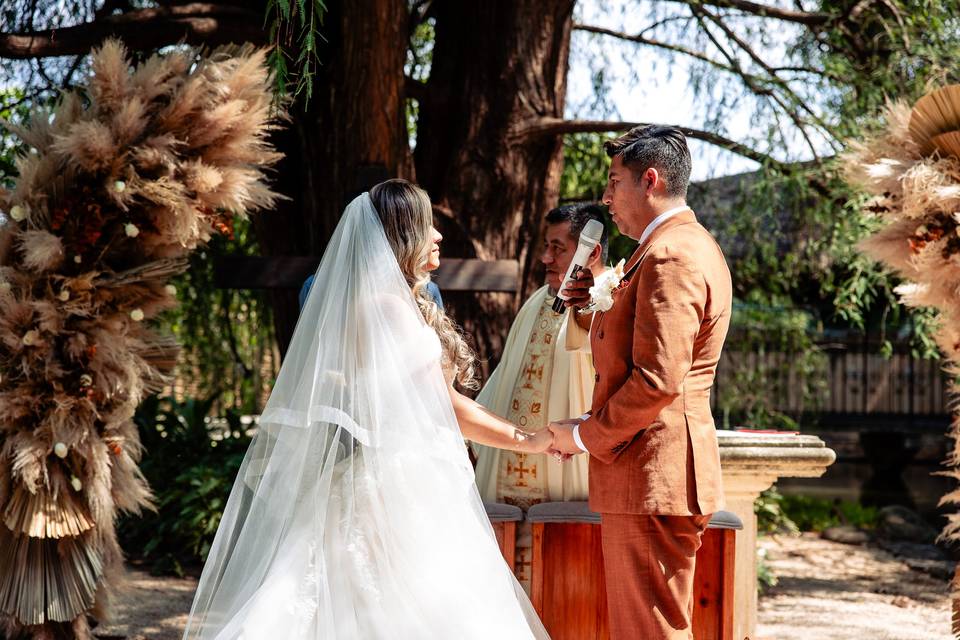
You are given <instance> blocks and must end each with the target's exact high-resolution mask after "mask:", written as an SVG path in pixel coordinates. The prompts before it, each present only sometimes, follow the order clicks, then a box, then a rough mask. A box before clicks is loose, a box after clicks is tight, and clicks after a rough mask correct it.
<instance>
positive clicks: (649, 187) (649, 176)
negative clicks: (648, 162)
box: [643, 167, 663, 195]
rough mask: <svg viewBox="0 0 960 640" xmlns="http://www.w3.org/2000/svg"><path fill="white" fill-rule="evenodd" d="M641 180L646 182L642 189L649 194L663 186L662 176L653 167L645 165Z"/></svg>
mask: <svg viewBox="0 0 960 640" xmlns="http://www.w3.org/2000/svg"><path fill="white" fill-rule="evenodd" d="M643 182H645V183H646V184H645V186H646V189H644V191H645V192H646V194H647V195H651V194H652V193H653V192H654V191H655V190H656V189H657V188H658V187H661V186H663V176H662V175H660V172H659V171H657V170H656V169H654V168H653V167H647V170H646V171H644V172H643Z"/></svg>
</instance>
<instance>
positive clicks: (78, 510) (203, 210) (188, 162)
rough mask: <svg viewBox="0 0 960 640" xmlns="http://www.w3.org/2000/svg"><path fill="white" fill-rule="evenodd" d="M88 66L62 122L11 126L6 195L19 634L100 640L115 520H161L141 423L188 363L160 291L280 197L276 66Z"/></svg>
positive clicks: (174, 58)
mask: <svg viewBox="0 0 960 640" xmlns="http://www.w3.org/2000/svg"><path fill="white" fill-rule="evenodd" d="M90 68H91V70H92V75H91V77H90V78H88V80H87V82H86V86H85V87H83V88H81V89H80V90H78V91H76V92H70V93H66V94H65V95H64V96H62V97H61V99H60V101H59V102H58V103H57V105H56V106H55V108H54V109H53V111H52V112H45V111H38V112H36V114H35V115H34V116H33V117H32V118H31V119H30V121H29V124H27V125H24V126H9V127H8V128H10V129H11V130H12V131H14V132H15V133H16V134H18V135H19V136H20V138H21V139H22V140H23V141H24V142H25V143H26V144H28V145H29V146H30V147H31V153H29V154H23V155H21V156H19V157H18V158H17V166H18V170H19V176H18V178H17V179H16V181H15V184H14V186H13V188H12V190H10V191H9V192H8V191H4V190H0V210H3V211H4V212H5V213H6V214H8V216H7V217H8V218H10V222H9V223H7V224H5V225H3V226H2V228H0V620H2V624H3V626H4V632H6V633H7V635H20V634H22V633H29V634H30V635H32V636H34V637H43V636H44V635H51V634H53V633H54V630H55V629H60V628H61V627H56V628H55V627H48V626H45V625H47V624H48V623H50V624H53V623H54V622H57V623H63V624H64V625H66V626H62V628H72V629H73V632H74V634H75V635H76V636H77V637H80V638H83V637H89V636H90V630H89V628H88V626H87V624H86V616H85V614H86V613H87V612H89V611H97V612H101V613H102V614H105V612H106V611H107V607H106V600H105V598H107V597H108V595H109V593H110V592H111V591H112V589H113V587H114V586H115V585H114V584H112V582H115V581H117V580H119V579H120V576H121V573H122V571H121V566H122V553H121V551H120V548H119V545H118V544H117V540H116V532H115V528H114V526H115V525H114V523H115V521H116V518H117V515H118V513H119V511H125V512H134V513H136V512H139V511H140V510H141V509H143V508H151V506H152V495H151V492H150V488H149V487H148V486H147V483H146V480H145V479H144V477H143V474H142V473H141V472H140V470H139V469H138V468H137V462H138V461H139V459H140V456H141V453H142V447H141V444H140V440H139V436H138V433H137V430H136V426H135V425H134V424H133V422H132V421H131V419H132V417H133V415H134V412H135V410H136V407H137V405H138V403H139V402H140V400H141V399H142V398H143V396H144V394H146V393H149V392H151V391H154V390H159V388H160V387H161V386H162V385H163V384H164V383H165V382H166V381H167V378H166V374H167V373H169V371H170V370H171V369H172V368H173V366H174V363H175V359H176V352H177V345H176V343H175V341H174V340H173V339H172V338H171V337H169V336H162V335H158V334H157V333H156V331H155V329H153V328H152V327H151V326H150V321H151V319H152V318H154V317H155V316H156V315H157V314H158V313H160V311H162V310H164V309H167V308H170V307H171V306H172V305H173V304H174V303H175V297H174V294H173V293H172V292H170V291H167V288H166V287H165V286H164V285H165V283H166V282H167V281H168V280H169V278H170V277H172V276H174V275H176V274H178V273H181V272H182V271H183V270H184V269H185V268H186V267H187V264H188V263H187V255H188V253H189V252H190V251H191V250H192V249H193V248H195V247H197V246H199V245H201V244H203V243H204V242H206V241H207V240H209V239H210V238H211V236H212V235H213V234H215V233H219V232H223V233H225V232H227V231H228V230H229V228H230V222H231V219H232V218H234V217H241V216H246V215H248V214H249V213H250V212H252V211H255V210H258V209H263V208H266V207H269V206H271V205H272V204H273V202H274V201H275V200H276V198H277V197H278V196H277V195H276V194H274V193H273V192H272V191H271V190H270V189H269V188H268V187H267V186H266V185H265V171H266V169H267V168H268V167H269V166H270V165H272V164H273V163H275V162H276V161H277V159H279V155H278V154H277V153H276V152H275V151H274V150H273V148H272V147H271V146H270V143H269V141H268V134H269V132H270V131H271V130H272V129H273V128H274V127H275V125H274V123H273V120H272V118H273V115H274V114H273V113H272V112H271V109H272V104H273V96H272V93H271V86H272V79H271V78H270V73H269V71H268V69H267V65H266V63H265V54H264V52H262V51H260V50H257V49H254V48H252V47H229V48H223V49H220V50H217V51H214V52H212V53H211V54H210V55H209V56H207V57H203V56H200V55H198V54H197V53H196V52H194V51H190V50H188V49H180V50H178V51H175V52H171V53H170V54H168V55H157V56H153V57H151V58H150V59H148V60H147V61H145V62H143V63H141V64H139V65H138V66H136V67H135V68H134V67H132V66H131V64H130V61H129V60H128V59H127V54H126V51H125V49H124V47H123V46H122V45H121V44H120V43H119V42H118V41H113V40H111V41H108V42H107V43H105V44H104V45H103V46H101V47H100V48H99V49H98V50H96V51H95V52H94V53H93V57H92V61H91V66H90ZM51 451H59V452H60V453H57V454H56V455H53V454H51ZM64 451H69V454H68V455H61V454H63V453H64ZM38 625H39V626H38ZM28 628H29V629H28ZM25 630H26V631H25Z"/></svg>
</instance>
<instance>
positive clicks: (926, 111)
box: [843, 85, 960, 637]
mask: <svg viewBox="0 0 960 640" xmlns="http://www.w3.org/2000/svg"><path fill="white" fill-rule="evenodd" d="M883 116H884V120H885V124H886V127H885V129H884V130H882V131H880V132H879V133H877V134H876V135H874V136H872V137H869V138H867V139H866V140H863V141H857V142H853V143H851V144H850V145H849V151H848V152H847V153H846V154H845V156H844V158H843V163H844V169H845V173H846V177H847V180H848V181H849V182H850V183H851V184H853V185H854V186H857V187H859V188H861V189H862V190H863V191H865V192H866V193H867V194H869V195H870V196H871V200H870V202H869V203H868V205H867V206H868V208H869V210H870V211H873V212H874V213H876V215H878V216H880V218H881V219H882V220H883V221H884V222H885V223H886V224H885V226H884V227H882V228H881V229H880V230H879V231H878V232H877V233H876V234H874V235H873V236H872V237H869V238H867V239H866V240H864V241H863V242H862V243H861V248H862V250H863V251H865V252H866V253H867V254H868V255H870V256H872V257H873V258H875V259H877V260H879V261H880V262H883V263H885V264H887V265H888V266H889V267H891V268H892V269H893V270H894V271H896V272H897V273H898V274H899V275H900V276H902V277H903V278H904V279H905V280H906V281H907V282H906V283H905V284H903V285H901V286H900V287H898V289H897V293H898V294H899V295H900V297H901V300H902V301H903V303H904V304H906V305H908V306H912V307H934V308H936V309H937V311H938V316H939V326H938V329H937V333H936V340H937V344H938V345H939V347H940V349H941V351H943V354H944V356H945V357H946V359H947V365H946V370H947V372H948V373H949V374H950V375H951V376H952V377H953V378H954V380H955V381H958V382H954V384H953V387H952V389H951V395H952V397H953V409H954V417H953V423H952V426H951V429H950V436H951V438H952V440H953V449H952V452H951V454H950V456H949V458H948V460H947V461H946V465H947V470H946V471H944V472H943V474H944V475H947V476H950V477H952V478H954V479H957V480H960V414H958V413H957V412H956V409H957V400H958V398H960V376H958V374H960V144H957V142H958V140H960V85H952V86H948V87H943V88H941V89H938V90H936V91H933V92H931V93H930V94H928V95H926V96H924V97H923V98H921V99H920V100H919V101H918V102H917V103H916V105H914V107H913V108H911V107H910V106H909V105H907V104H906V103H904V102H902V101H898V102H893V103H890V104H888V105H887V107H886V109H885V112H884V114H883ZM941 505H960V489H955V490H953V491H951V492H949V493H948V494H947V495H945V496H944V497H943V498H942V499H941ZM941 539H942V540H945V541H948V542H957V541H960V513H953V514H951V515H950V516H948V522H947V525H946V527H945V528H944V530H943V533H942V534H941ZM952 590H953V594H954V595H953V630H954V634H956V635H957V636H958V637H960V572H958V573H957V574H955V575H954V579H953V585H952Z"/></svg>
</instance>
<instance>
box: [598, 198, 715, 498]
mask: <svg viewBox="0 0 960 640" xmlns="http://www.w3.org/2000/svg"><path fill="white" fill-rule="evenodd" d="M624 274H625V275H624V279H623V280H622V281H621V283H620V287H619V288H618V289H617V290H616V291H615V292H614V294H613V301H614V302H613V307H612V308H611V309H610V310H609V311H606V312H604V313H600V314H599V315H598V316H597V317H596V318H595V319H594V321H593V327H592V329H591V336H590V338H591V348H592V350H593V360H594V366H595V367H596V371H597V375H596V385H595V387H594V391H593V402H592V409H591V415H590V417H589V418H588V419H586V420H585V421H584V422H583V423H581V425H580V439H581V440H582V441H583V444H584V445H585V446H586V448H587V451H589V452H590V507H591V509H593V510H594V511H597V512H600V513H630V514H661V515H693V514H709V513H713V512H714V511H717V510H718V509H720V508H722V506H723V487H722V483H721V479H720V452H719V449H718V447H717V435H716V429H715V426H714V422H713V415H712V414H711V412H710V388H711V387H712V386H713V379H714V375H715V374H716V370H717V362H718V361H719V359H720V351H721V349H722V347H723V341H724V339H725V338H726V335H727V328H728V327H729V324H730V311H731V303H732V286H731V282H730V271H729V269H728V268H727V264H726V261H725V260H724V257H723V253H722V252H721V250H720V247H719V246H718V245H717V243H716V241H715V240H714V239H713V236H711V235H710V233H709V232H708V231H707V230H706V229H704V228H703V227H702V226H701V225H700V224H699V223H698V222H697V219H696V216H695V215H694V213H693V211H690V210H687V211H683V212H681V213H678V214H676V215H674V216H673V217H672V218H669V219H667V220H666V221H665V222H664V223H663V224H661V225H660V226H659V227H657V228H656V229H655V230H654V231H653V233H651V234H650V237H648V238H647V239H646V240H645V241H644V243H643V244H642V245H641V246H639V247H637V250H636V252H635V253H634V254H633V256H632V257H631V258H630V261H629V262H628V263H627V264H626V266H625V269H624Z"/></svg>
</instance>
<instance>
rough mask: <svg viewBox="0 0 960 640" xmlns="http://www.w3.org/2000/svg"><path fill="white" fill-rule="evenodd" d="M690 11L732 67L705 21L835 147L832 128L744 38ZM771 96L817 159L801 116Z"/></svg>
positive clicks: (709, 15) (718, 21)
mask: <svg viewBox="0 0 960 640" xmlns="http://www.w3.org/2000/svg"><path fill="white" fill-rule="evenodd" d="M690 9H691V11H693V13H694V15H695V16H697V19H698V20H699V21H700V22H701V27H702V29H703V30H704V32H706V34H707V36H708V37H709V38H710V39H711V41H712V42H713V43H714V46H716V47H717V48H718V49H720V52H721V53H722V54H723V55H724V57H726V58H727V60H728V61H729V62H730V64H731V65H733V66H735V67H737V68H739V67H740V64H739V62H737V60H736V59H735V58H733V57H732V56H730V54H728V53H727V51H726V49H724V48H723V47H722V46H721V45H720V43H719V42H718V41H717V39H716V38H715V37H714V36H713V34H712V33H711V32H710V29H708V28H707V25H706V24H705V23H704V22H703V20H704V19H707V20H710V21H711V22H712V23H713V24H715V25H716V26H717V27H718V28H719V29H720V30H721V31H723V33H724V35H726V37H727V38H728V39H729V40H730V41H732V42H734V43H735V44H736V45H737V46H738V47H740V50H741V51H743V52H744V53H746V54H747V56H749V57H750V59H751V60H753V61H754V63H755V64H756V65H757V66H759V67H760V68H761V69H763V70H764V71H765V72H767V74H768V76H769V77H768V78H767V79H766V80H767V81H768V82H770V83H772V84H775V85H777V86H779V87H780V88H781V89H782V91H783V93H784V94H785V95H786V97H787V99H788V100H790V101H791V102H792V103H793V105H794V107H796V108H799V109H800V110H801V111H804V112H806V113H807V114H808V115H809V116H810V118H811V120H812V121H813V125H815V126H818V127H820V129H821V131H822V132H823V133H825V134H826V136H825V137H826V139H827V140H828V141H829V142H830V143H831V146H833V142H834V139H835V137H836V136H835V134H834V132H833V131H832V130H831V128H830V126H829V125H827V123H825V122H824V121H823V119H822V118H821V117H820V116H819V115H817V113H816V112H815V111H814V110H813V109H812V108H811V107H810V105H808V104H807V103H806V102H805V101H804V100H803V99H802V98H800V96H798V95H797V93H796V92H795V91H794V90H793V88H792V87H791V86H790V84H789V83H788V82H787V81H786V80H784V79H783V78H781V77H780V76H779V75H777V72H776V71H774V69H773V68H772V67H771V66H770V65H769V64H767V63H766V61H765V60H763V58H761V57H760V56H759V55H758V54H757V53H756V52H755V51H754V50H753V48H752V47H751V46H750V45H749V44H748V43H747V42H746V41H745V40H744V39H743V38H741V37H740V36H738V35H737V34H736V32H734V31H733V29H731V28H730V27H729V26H727V24H726V23H725V22H724V21H723V20H722V19H721V18H720V16H718V15H716V14H713V13H711V12H709V11H706V10H704V9H700V8H696V7H692V6H691V7H690ZM744 81H748V79H747V77H746V76H744ZM770 96H771V98H772V99H773V100H774V101H775V102H777V104H779V105H780V106H781V108H782V109H783V110H784V111H786V112H787V115H788V116H790V118H791V120H793V121H794V123H795V124H796V125H797V127H798V128H799V129H800V133H801V134H802V135H803V137H804V139H805V140H806V141H807V144H808V145H809V146H810V151H811V152H812V153H813V156H814V157H817V155H818V154H817V150H816V147H815V146H814V144H813V142H812V141H811V140H810V137H809V136H808V135H807V132H806V129H805V127H804V125H803V123H802V122H801V121H800V119H799V115H798V114H795V113H794V112H793V110H792V109H791V108H789V107H788V106H787V105H786V104H784V103H783V101H782V100H781V99H780V97H779V96H777V95H776V94H775V93H772V92H771V94H770Z"/></svg>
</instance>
